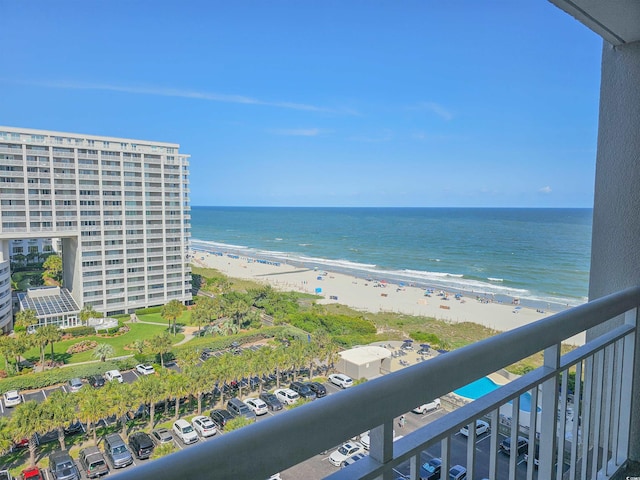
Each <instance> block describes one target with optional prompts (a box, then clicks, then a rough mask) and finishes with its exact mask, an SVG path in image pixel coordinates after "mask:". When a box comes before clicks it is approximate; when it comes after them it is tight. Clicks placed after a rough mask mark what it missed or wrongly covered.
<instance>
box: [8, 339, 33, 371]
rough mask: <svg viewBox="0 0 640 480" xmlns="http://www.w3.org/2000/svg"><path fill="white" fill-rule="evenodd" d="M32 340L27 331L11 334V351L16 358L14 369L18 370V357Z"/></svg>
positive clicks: (27, 348) (19, 357) (29, 345)
mask: <svg viewBox="0 0 640 480" xmlns="http://www.w3.org/2000/svg"><path fill="white" fill-rule="evenodd" d="M32 343H33V340H32V339H31V335H29V334H28V333H27V332H17V333H15V335H14V336H13V343H12V344H11V353H12V355H13V356H14V357H15V359H16V369H17V370H18V371H20V359H21V357H22V354H23V353H24V352H26V351H27V350H29V349H30V348H31V346H32Z"/></svg>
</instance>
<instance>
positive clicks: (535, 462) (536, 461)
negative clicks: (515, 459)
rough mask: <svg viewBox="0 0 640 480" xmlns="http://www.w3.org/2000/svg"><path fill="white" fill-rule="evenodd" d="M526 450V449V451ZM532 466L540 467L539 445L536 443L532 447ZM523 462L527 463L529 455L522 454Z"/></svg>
mask: <svg viewBox="0 0 640 480" xmlns="http://www.w3.org/2000/svg"><path fill="white" fill-rule="evenodd" d="M527 450H528V449H527ZM534 452H535V453H534V456H533V466H534V467H535V468H538V467H539V466H540V444H538V443H536V444H535V446H534ZM523 458H524V461H525V462H527V463H529V453H528V452H527V453H525V454H524V457H523Z"/></svg>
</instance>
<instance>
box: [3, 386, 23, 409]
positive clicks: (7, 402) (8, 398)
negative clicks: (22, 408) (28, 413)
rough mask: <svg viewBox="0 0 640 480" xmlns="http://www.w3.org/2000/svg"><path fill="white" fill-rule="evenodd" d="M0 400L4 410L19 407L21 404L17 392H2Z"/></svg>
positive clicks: (20, 397) (20, 398)
mask: <svg viewBox="0 0 640 480" xmlns="http://www.w3.org/2000/svg"><path fill="white" fill-rule="evenodd" d="M2 400H3V402H4V406H5V407H6V408H9V407H15V406H16V405H20V403H22V396H21V395H20V392H19V391H18V390H9V391H8V392H4V393H3V394H2Z"/></svg>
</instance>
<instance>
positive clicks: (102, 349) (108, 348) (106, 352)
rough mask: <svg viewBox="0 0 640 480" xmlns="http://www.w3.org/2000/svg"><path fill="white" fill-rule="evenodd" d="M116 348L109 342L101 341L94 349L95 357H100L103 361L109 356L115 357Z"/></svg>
mask: <svg viewBox="0 0 640 480" xmlns="http://www.w3.org/2000/svg"><path fill="white" fill-rule="evenodd" d="M114 353H115V349H114V348H113V346H112V345H110V344H108V343H99V344H98V345H97V346H96V348H94V349H93V358H99V359H100V361H101V362H106V361H107V357H113V354H114Z"/></svg>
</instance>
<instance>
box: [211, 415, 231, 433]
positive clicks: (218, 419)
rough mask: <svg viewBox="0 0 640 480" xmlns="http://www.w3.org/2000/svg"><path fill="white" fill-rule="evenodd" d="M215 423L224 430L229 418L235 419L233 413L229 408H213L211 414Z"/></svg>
mask: <svg viewBox="0 0 640 480" xmlns="http://www.w3.org/2000/svg"><path fill="white" fill-rule="evenodd" d="M209 416H210V417H211V420H212V421H213V423H215V424H216V427H218V429H220V430H224V426H225V425H226V424H227V422H228V421H229V420H233V415H231V413H230V412H229V411H228V410H211V413H210V414H209Z"/></svg>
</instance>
